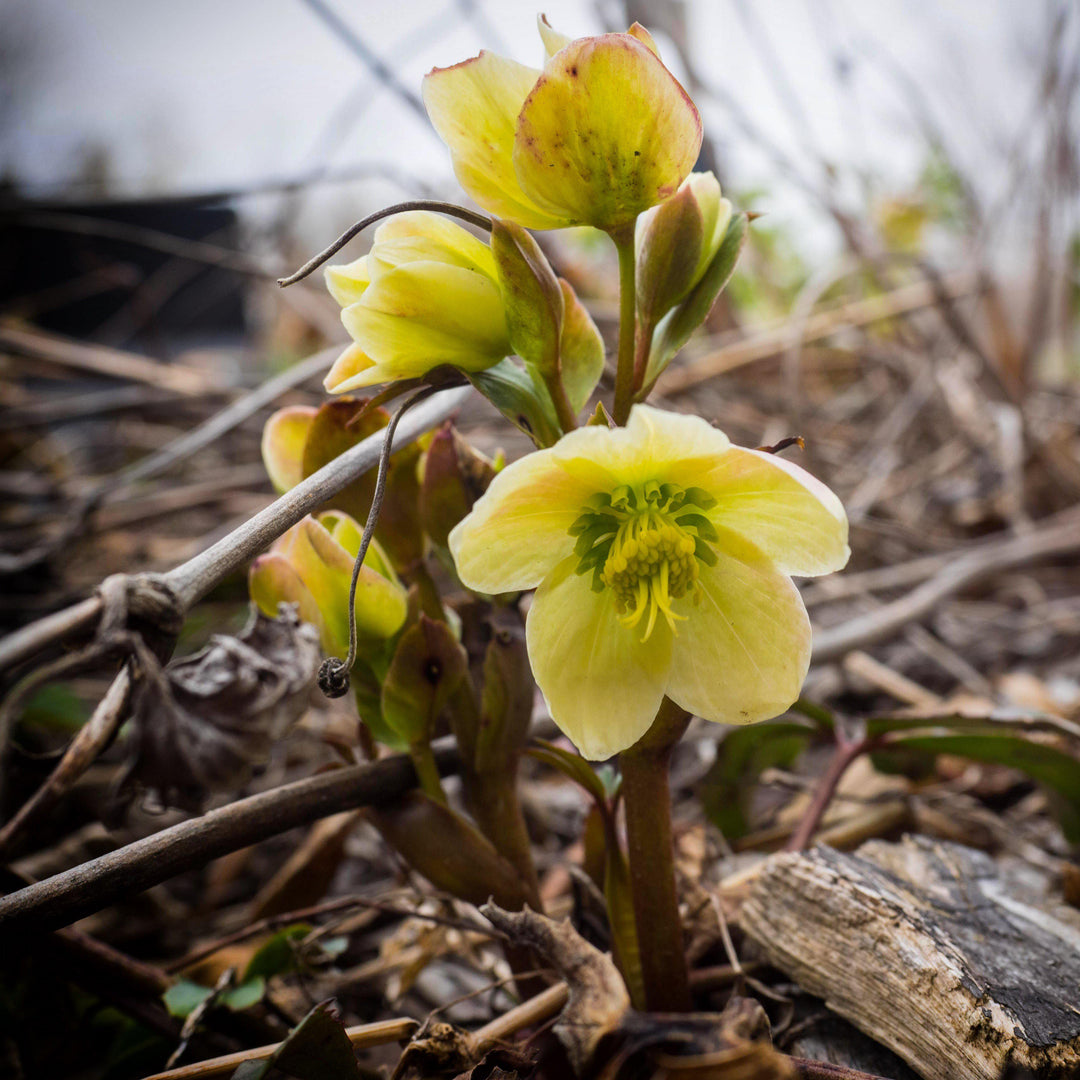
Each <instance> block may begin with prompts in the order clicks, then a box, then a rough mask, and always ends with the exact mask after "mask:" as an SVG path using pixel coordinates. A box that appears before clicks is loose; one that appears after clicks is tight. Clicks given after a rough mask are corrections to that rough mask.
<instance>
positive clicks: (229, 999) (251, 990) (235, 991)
mask: <svg viewBox="0 0 1080 1080" xmlns="http://www.w3.org/2000/svg"><path fill="white" fill-rule="evenodd" d="M265 996H266V980H265V979H264V978H263V977H262V976H261V975H257V976H256V977H255V978H254V979H245V980H244V981H243V982H242V983H241V984H240V985H239V986H234V987H232V989H230V990H226V991H225V993H223V994H222V995H221V999H220V1000H221V1004H222V1005H224V1006H225V1008H226V1009H230V1010H232V1012H243V1011H244V1010H245V1009H250V1008H251V1006H252V1005H258V1003H259V1002H260V1001H262V999H263V998H264V997H265Z"/></svg>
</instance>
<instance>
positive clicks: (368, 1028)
mask: <svg viewBox="0 0 1080 1080" xmlns="http://www.w3.org/2000/svg"><path fill="white" fill-rule="evenodd" d="M417 1027H419V1024H418V1023H417V1021H416V1020H413V1019H412V1018H410V1017H407V1016H401V1017H397V1018H395V1019H393V1020H377V1021H376V1022H375V1023H374V1024H359V1025H357V1026H356V1027H350V1028H346V1029H345V1034H346V1035H347V1036H348V1037H349V1042H351V1043H352V1045H353V1049H354V1050H365V1049H367V1048H368V1047H372V1046H383V1045H385V1044H386V1043H394V1042H401V1041H402V1040H403V1039H407V1038H409V1036H410V1035H412V1033H413V1032H414V1031H415V1030H416V1029H417ZM280 1045H281V1044H280V1043H271V1044H270V1045H269V1046H256V1047H255V1048H254V1049H252V1050H240V1051H238V1052H237V1053H235V1054H225V1055H224V1056H223V1057H216V1058H207V1059H206V1060H205V1061H195V1062H192V1063H191V1064H190V1065H181V1066H180V1067H179V1068H178V1069H169V1071H168V1072H163V1073H154V1075H153V1076H148V1077H146V1080H210V1078H211V1077H214V1076H229V1075H231V1074H232V1073H233V1071H234V1070H235V1069H237V1068H238V1067H239V1066H240V1065H243V1064H244V1062H246V1061H265V1060H266V1059H267V1058H268V1057H270V1056H271V1055H272V1054H273V1053H274V1051H275V1050H277V1048H278V1046H280Z"/></svg>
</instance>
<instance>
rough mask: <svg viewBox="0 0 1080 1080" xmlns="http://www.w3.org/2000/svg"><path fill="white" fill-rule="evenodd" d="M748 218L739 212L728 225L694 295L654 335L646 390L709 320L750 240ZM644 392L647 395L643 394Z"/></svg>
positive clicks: (646, 372) (695, 288)
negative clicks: (747, 237)
mask: <svg viewBox="0 0 1080 1080" xmlns="http://www.w3.org/2000/svg"><path fill="white" fill-rule="evenodd" d="M747 224H748V219H747V216H746V214H736V215H735V216H733V217H732V219H731V224H730V225H728V230H727V233H726V234H725V236H724V240H723V243H721V245H720V247H719V248H718V250H717V252H716V254H715V255H714V256H713V259H712V262H711V263H709V268H708V269H707V270H706V271H705V273H704V275H703V276H702V278H701V280H700V281H699V282H698V283H697V285H695V286H694V288H693V290H692V291H691V293H690V295H689V296H688V297H686V299H685V300H683V301H682V302H681V303H679V304H677V305H676V306H675V307H674V308H672V310H671V311H669V312H668V313H667V315H665V316H664V317H663V318H662V319H661V320H660V323H659V325H658V326H657V328H656V333H655V334H654V335H653V342H652V348H651V349H650V351H649V364H648V367H647V368H646V370H645V392H647V391H648V390H649V389H651V387H652V384H653V383H654V382H655V381H656V380H657V378H658V377H659V376H660V373H661V372H662V371H663V370H664V368H666V367H667V366H668V364H670V363H671V360H672V357H674V355H675V354H676V353H677V352H678V351H679V350H680V349H681V348H682V347H683V346H684V345H685V344H686V343H687V342H688V341H689V340H690V335H691V334H693V332H694V331H695V330H696V329H697V328H698V327H699V326H700V325H701V324H702V323H703V322H704V321H705V319H706V317H707V316H708V314H709V312H710V311H711V310H712V306H713V304H714V303H715V302H716V298H717V297H718V296H719V295H720V293H721V291H722V290H723V288H724V286H725V285H726V284H727V283H728V281H729V280H730V279H731V275H732V273H733V272H734V270H735V264H736V263H737V262H738V261H739V255H740V254H741V253H742V249H743V245H744V244H745V243H746V233H747ZM639 396H643V395H639Z"/></svg>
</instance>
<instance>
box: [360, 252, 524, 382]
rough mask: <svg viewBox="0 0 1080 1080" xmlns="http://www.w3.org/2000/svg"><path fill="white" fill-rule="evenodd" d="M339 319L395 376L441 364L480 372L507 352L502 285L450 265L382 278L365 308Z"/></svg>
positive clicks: (411, 268)
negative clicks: (500, 288)
mask: <svg viewBox="0 0 1080 1080" xmlns="http://www.w3.org/2000/svg"><path fill="white" fill-rule="evenodd" d="M341 321H342V322H343V323H344V324H345V329H346V330H348V331H349V334H350V336H351V337H352V338H353V340H355V341H356V343H357V344H358V345H359V346H360V348H361V349H363V350H364V352H365V353H367V354H368V355H369V356H371V357H373V358H375V360H376V361H377V362H378V364H379V365H380V366H382V367H384V368H385V369H386V371H387V372H388V374H390V375H392V376H394V377H398V378H400V377H403V376H409V375H422V374H423V373H424V372H426V371H430V370H431V368H433V367H437V366H438V365H439V364H455V365H456V366H458V367H462V368H464V369H465V370H467V371H479V370H481V369H483V368H485V367H490V366H491V365H492V364H494V363H497V362H498V361H499V360H501V359H503V357H504V356H507V355H508V354H509V352H510V342H509V339H508V337H507V330H506V318H505V316H504V314H503V301H502V295H501V294H500V292H499V288H498V286H497V285H496V284H495V282H494V281H492V280H491V279H490V278H488V277H485V276H484V275H483V274H478V273H476V272H474V271H472V270H465V269H463V268H462V267H459V266H448V265H447V264H446V263H439V262H414V263H409V264H408V265H406V266H399V267H398V268H397V269H395V270H391V271H389V272H388V273H386V274H383V275H381V276H380V277H379V278H378V280H376V281H374V282H373V283H372V284H371V285H370V286H369V287H368V289H367V291H366V292H365V293H364V298H363V300H362V301H361V302H360V303H358V304H353V305H351V306H350V307H347V308H345V309H344V311H342V313H341Z"/></svg>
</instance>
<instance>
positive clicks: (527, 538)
mask: <svg viewBox="0 0 1080 1080" xmlns="http://www.w3.org/2000/svg"><path fill="white" fill-rule="evenodd" d="M596 490H597V489H596V488H595V487H593V486H592V485H591V484H590V483H589V482H588V481H587V480H586V481H582V480H579V479H577V478H575V477H574V476H571V475H570V474H569V473H567V472H566V471H565V470H564V469H563V468H562V467H561V466H560V465H559V463H558V461H557V460H556V459H555V458H554V457H553V451H551V450H538V451H536V452H535V453H532V454H527V455H526V456H525V457H523V458H520V459H519V460H518V461H515V462H514V463H513V464H512V465H508V466H507V467H506V468H505V469H503V470H502V471H501V472H500V473H498V474H497V475H496V477H495V479H494V480H492V481H491V485H490V486H489V487H488V489H487V491H486V492H485V493H484V494H483V495H482V496H481V497H480V498H479V499H478V500H477V501H476V503H475V504H474V506H473V509H472V513H471V514H469V516H468V517H467V518H465V520H464V521H461V522H459V523H458V524H457V525H455V526H454V528H453V529H452V530H451V531H450V536H449V539H448V543H449V545H450V552H451V554H452V555H453V556H454V564H455V565H456V566H457V572H458V577H460V578H461V580H462V582H463V583H464V584H465V585H466V586H468V588H470V589H475V590H476V591H477V592H484V593H492V594H494V593H505V592H520V591H522V590H523V589H531V588H533V587H534V586H536V585H539V584H540V582H541V581H542V580H543V578H544V577H545V576H546V575H547V574H548V573H549V572H550V570H551V569H552V567H554V566H555V565H556V564H557V563H559V562H560V561H561V560H562V559H564V558H566V557H567V556H568V555H569V554H570V553H571V552H572V551H573V550H574V538H573V537H572V536H571V535H570V526H571V525H573V523H574V522H575V521H576V520H577V518H578V516H579V515H580V514H581V511H582V508H583V507H584V506H585V502H586V500H587V499H588V498H589V496H590V495H593V494H595V492H596Z"/></svg>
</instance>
